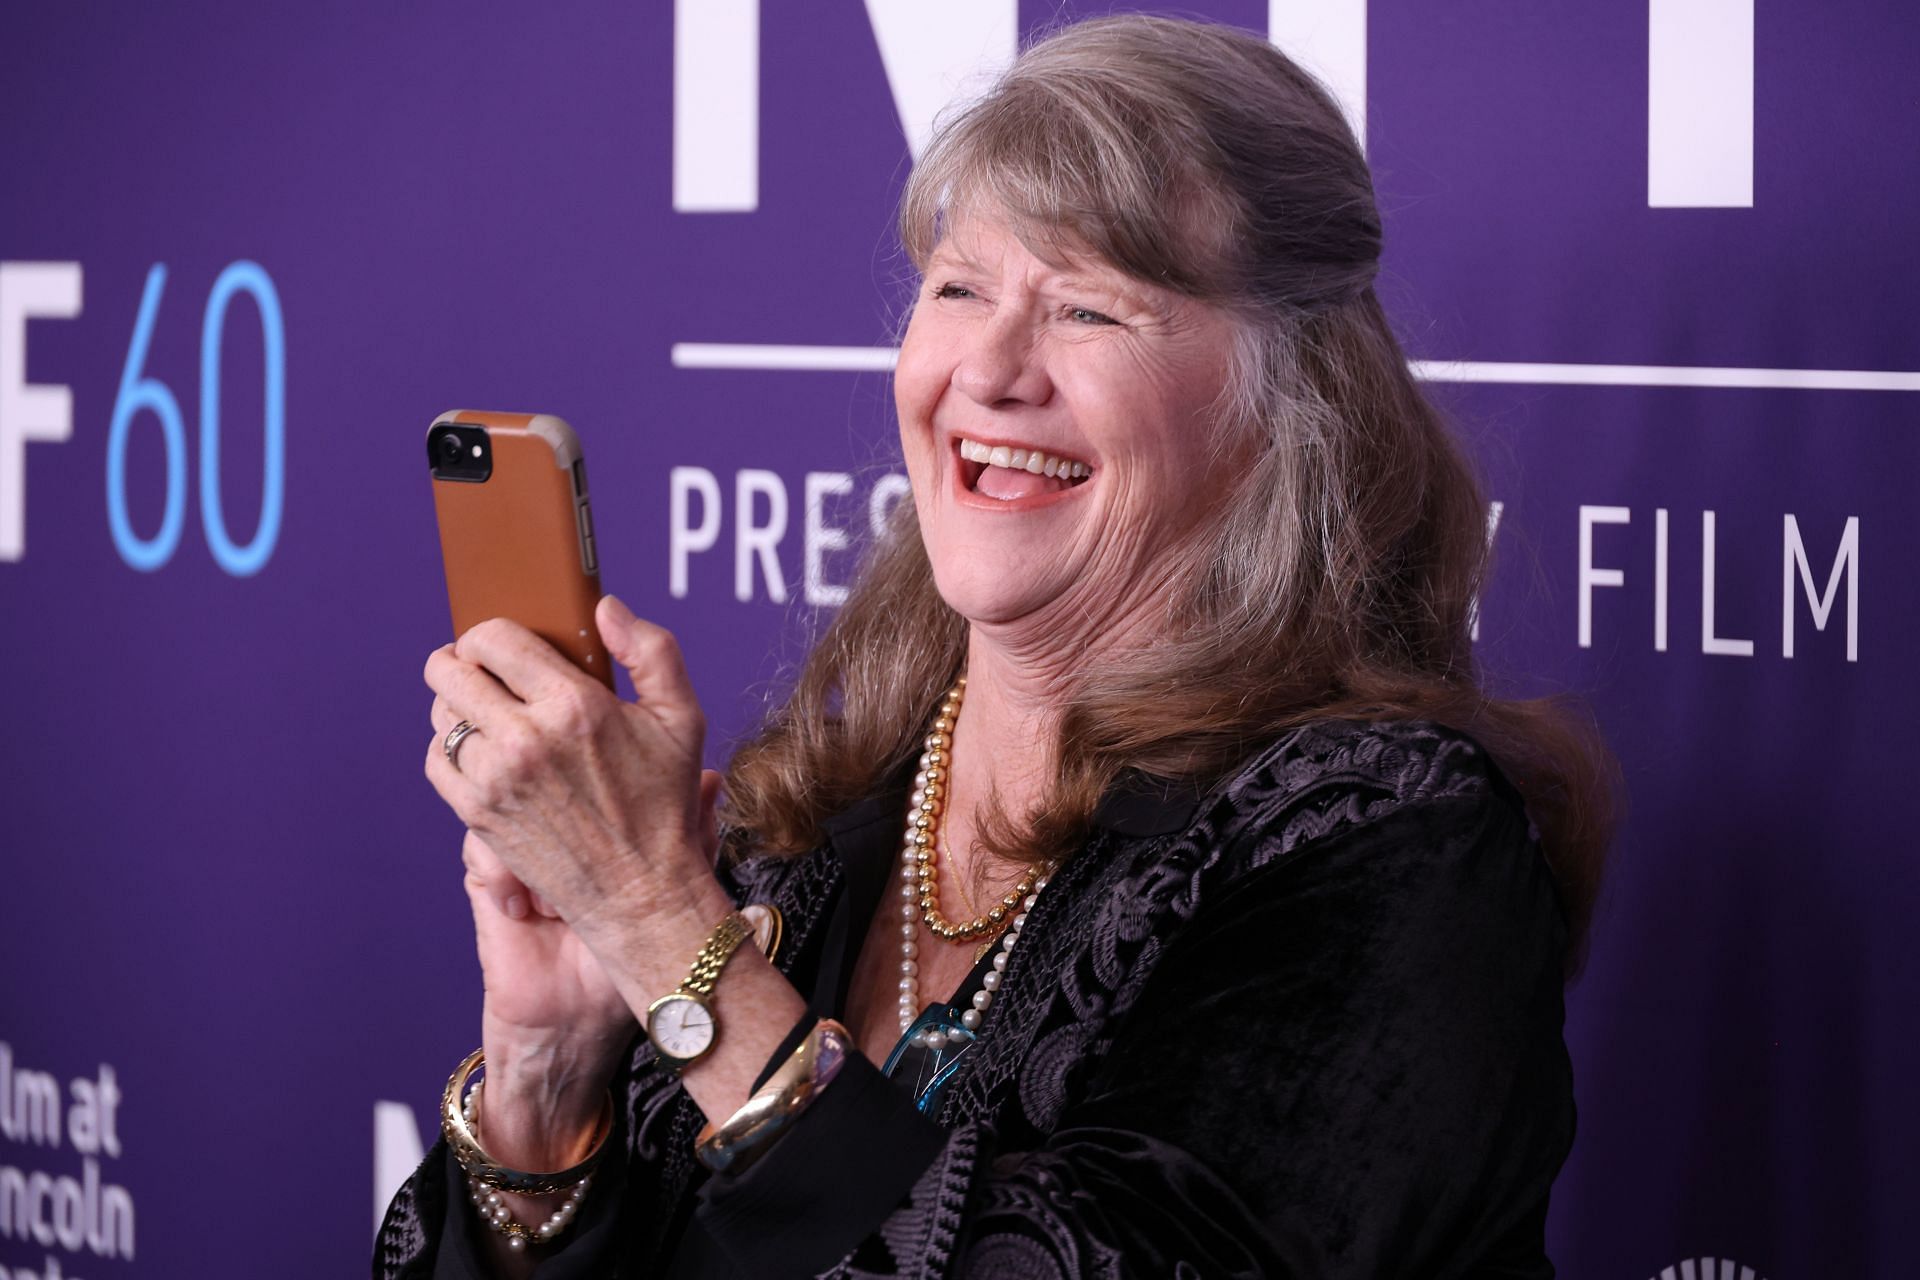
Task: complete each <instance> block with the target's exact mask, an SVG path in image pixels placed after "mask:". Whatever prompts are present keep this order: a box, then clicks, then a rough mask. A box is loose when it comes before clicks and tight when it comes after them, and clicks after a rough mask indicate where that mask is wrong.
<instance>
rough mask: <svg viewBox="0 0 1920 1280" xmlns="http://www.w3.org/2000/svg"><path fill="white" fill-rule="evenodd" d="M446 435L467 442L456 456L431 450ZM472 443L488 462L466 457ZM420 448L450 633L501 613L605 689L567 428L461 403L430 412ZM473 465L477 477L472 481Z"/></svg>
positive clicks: (589, 529)
mask: <svg viewBox="0 0 1920 1280" xmlns="http://www.w3.org/2000/svg"><path fill="white" fill-rule="evenodd" d="M462 429H464V430H462ZM475 429H478V430H475ZM450 434H459V435H462V436H463V437H464V438H465V439H466V440H467V441H468V442H469V447H468V449H467V450H464V451H461V453H460V455H459V456H457V457H455V456H452V455H451V454H450V453H448V452H441V451H439V450H440V449H441V447H442V446H446V448H447V449H449V450H450V449H451V446H448V445H446V438H447V436H448V435H450ZM474 443H478V444H479V445H480V446H481V447H482V448H483V450H485V451H486V453H487V454H488V455H490V456H489V457H486V458H485V459H484V460H483V461H487V462H490V463H491V467H490V468H485V467H484V466H483V463H476V462H475V461H474V460H473V459H472V458H471V457H469V456H467V455H468V454H470V452H471V447H472V444H474ZM427 451H428V458H429V461H430V463H431V465H432V466H433V507H434V511H435V512H436V514H437V515H438V516H439V520H440V555H441V558H442V560H443V561H444V562H445V565H446V571H447V603H448V605H449V606H450V607H451V608H452V611H453V633H454V635H455V636H456V637H458V636H460V635H463V634H465V632H466V631H467V629H468V628H469V627H471V626H473V625H474V624H475V623H477V622H482V621H485V620H486V619H488V618H511V619H513V620H514V621H515V622H518V623H520V624H521V625H522V626H524V627H526V628H527V629H528V630H530V631H532V632H533V633H534V634H536V635H538V636H540V637H541V638H542V639H544V640H546V641H547V642H548V643H549V644H551V645H553V647H554V648H556V649H558V650H559V651H560V652H561V653H563V654H565V655H566V656H567V657H568V658H569V659H571V660H572V661H573V663H574V665H575V666H578V667H579V668H580V669H581V670H582V671H585V672H586V673H587V674H588V675H591V676H593V677H595V678H596V679H598V680H600V681H601V682H602V683H603V684H605V685H606V686H607V687H608V688H609V689H611V688H612V687H613V668H612V664H611V663H610V661H609V660H608V657H607V652H606V649H605V648H604V647H603V646H602V645H601V643H600V632H599V630H598V628H596V627H595V626H594V622H593V610H594V606H595V605H597V604H598V603H599V601H600V565H599V553H598V550H597V548H596V547H595V546H594V541H593V513H592V511H591V509H590V508H589V507H588V504H587V471H586V463H585V460H584V458H583V457H582V455H581V452H580V440H579V438H578V437H577V436H575V435H574V433H573V428H572V427H569V426H568V425H567V424H566V423H565V422H563V421H561V420H560V419H559V418H556V417H553V416H552V415H550V414H544V413H540V414H531V413H478V412H474V411H472V410H468V409H461V410H457V411H455V412H453V413H443V414H441V415H440V416H439V417H438V418H435V419H434V422H433V426H432V427H431V428H430V429H429V431H428V434H427ZM482 469H485V470H487V472H488V473H487V474H486V475H485V476H484V478H474V473H475V472H476V471H478V470H482Z"/></svg>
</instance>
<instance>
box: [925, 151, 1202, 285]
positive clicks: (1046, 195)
mask: <svg viewBox="0 0 1920 1280" xmlns="http://www.w3.org/2000/svg"><path fill="white" fill-rule="evenodd" d="M955 176H956V178H958V179H959V180H958V181H954V182H949V183H946V184H943V186H942V188H941V189H940V192H939V196H938V198H937V199H933V200H926V199H923V200H921V201H917V202H915V205H916V207H913V208H911V211H910V212H911V217H910V220H909V221H908V222H907V223H906V224H905V225H903V227H902V232H903V235H902V240H903V243H904V246H905V248H906V249H907V252H908V255H909V257H910V258H911V259H912V261H913V263H914V266H915V267H916V268H918V269H919V270H920V271H921V272H922V273H923V274H924V273H925V272H926V270H927V267H928V265H929V263H930V262H931V261H932V259H933V257H934V255H935V253H936V252H937V251H939V250H940V249H941V248H942V247H943V246H944V247H947V248H948V249H949V250H950V251H959V252H967V251H968V237H969V234H970V232H971V234H974V235H976V236H977V235H978V234H979V230H980V229H981V228H991V229H993V230H995V231H999V232H1004V233H1005V234H1006V235H1009V236H1011V237H1012V238H1013V239H1015V240H1017V241H1018V242H1019V243H1020V244H1021V245H1022V246H1023V247H1024V248H1025V249H1026V250H1027V251H1028V252H1029V253H1031V254H1032V255H1033V256H1034V257H1036V258H1038V259H1040V260H1041V261H1042V262H1044V263H1046V264H1047V265H1048V266H1049V267H1051V268H1053V269H1054V270H1056V271H1058V272H1060V273H1062V274H1074V275H1097V276H1102V277H1108V278H1114V279H1120V280H1125V281H1128V282H1131V283H1133V284H1135V285H1141V286H1146V287H1147V288H1148V289H1151V290H1161V291H1165V292H1167V293H1170V294H1175V295H1179V296H1183V297H1187V298H1193V299H1198V300H1202V301H1215V302H1218V301H1224V300H1226V299H1227V298H1228V297H1230V296H1231V295H1232V292H1233V291H1232V289H1231V288H1230V286H1228V281H1227V277H1228V276H1229V275H1230V267H1229V262H1228V259H1229V257H1230V254H1229V253H1228V251H1227V249H1226V246H1225V245H1224V244H1223V242H1222V238H1221V237H1222V235H1223V234H1225V233H1226V232H1227V229H1228V224H1229V223H1230V222H1231V219H1230V218H1228V217H1226V216H1224V214H1223V210H1221V209H1220V208H1218V207H1217V202H1216V201H1215V200H1213V199H1208V198H1206V197H1204V196H1200V195H1196V194H1193V193H1189V194H1185V195H1182V194H1180V193H1179V192H1177V191H1161V192H1159V193H1157V194H1156V196H1155V197H1154V198H1153V199H1152V200H1151V201H1147V200H1135V201H1133V202H1131V203H1127V204H1116V203H1114V202H1113V201H1111V200H1109V199H1103V198H1100V197H1102V196H1111V195H1112V194H1113V193H1110V192H1094V191H1085V190H1083V191H1080V192H1078V193H1077V194H1078V196H1079V197H1080V198H1072V196H1071V195H1069V193H1066V192H1063V191H1061V190H1060V189H1058V188H1057V187H1048V186H1046V185H1044V184H1036V183H1034V182H1032V181H1029V180H1026V179H1027V178H1028V177H1029V175H1024V174H1021V173H1019V172H1017V171H1016V172H1007V171H1005V170H1001V171H997V172H996V171H993V170H987V171H981V170H977V169H976V170H974V171H973V172H970V173H965V174H961V175H955Z"/></svg>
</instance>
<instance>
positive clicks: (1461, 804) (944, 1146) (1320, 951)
mask: <svg viewBox="0 0 1920 1280" xmlns="http://www.w3.org/2000/svg"><path fill="white" fill-rule="evenodd" d="M1260 838H1261V836H1260V833H1258V832H1255V833H1254V834H1253V836H1252V839H1253V840H1254V841H1255V842H1256V843H1257V842H1258V840H1259V839H1260ZM1277 852H1278V851H1277V850H1276V853H1277ZM1252 853H1253V855H1254V856H1251V857H1248V858H1246V859H1245V860H1244V861H1245V863H1246V865H1248V866H1252V867H1257V868H1258V869H1257V870H1251V871H1248V872H1246V873H1245V874H1244V875H1241V876H1240V877H1239V878H1237V879H1234V880H1232V881H1231V882H1230V883H1227V884H1223V885H1221V886H1219V887H1218V888H1217V889H1216V890H1215V891H1214V892H1212V893H1211V894H1209V896H1208V897H1207V898H1206V899H1205V900H1204V901H1203V902H1202V903H1201V905H1200V906H1199V907H1198V909H1197V910H1196V911H1195V913H1194V914H1193V915H1192V917H1191V918H1190V919H1189V920H1188V921H1187V922H1186V925H1185V926H1184V927H1183V928H1182V929H1181V930H1180V932H1179V933H1178V935H1177V936H1176V937H1174V938H1173V939H1172V940H1171V941H1170V942H1168V943H1167V944H1166V945H1165V950H1164V953H1163V954H1161V955H1160V956H1159V957H1158V959H1157V962H1156V963H1155V965H1154V966H1153V969H1152V971H1151V975H1150V977H1149V978H1148V979H1147V981H1146V983H1145V985H1144V987H1143V988H1142V989H1141V990H1140V991H1139V993H1138V996H1137V999H1136V1000H1135V1002H1134V1004H1133V1007H1132V1008H1131V1010H1130V1011H1129V1013H1128V1014H1127V1015H1126V1016H1125V1018H1124V1020H1123V1021H1122V1023H1121V1024H1120V1026H1119V1027H1118V1028H1117V1030H1116V1032H1115V1034H1114V1038H1113V1040H1112V1043H1111V1045H1110V1047H1109V1049H1108V1050H1107V1052H1106V1053H1105V1055H1104V1057H1103V1058H1101V1059H1100V1060H1099V1061H1098V1063H1097V1064H1096V1065H1095V1066H1094V1068H1093V1070H1092V1073H1091V1074H1090V1075H1089V1076H1088V1077H1087V1084H1086V1087H1085V1088H1084V1090H1081V1091H1079V1092H1078V1093H1077V1095H1076V1096H1075V1097H1073V1098H1072V1099H1070V1100H1068V1101H1067V1102H1066V1103H1065V1105H1064V1106H1063V1107H1062V1109H1061V1110H1060V1112H1059V1119H1058V1123H1057V1124H1055V1125H1054V1126H1053V1127H1052V1129H1051V1131H1050V1132H1049V1133H1048V1135H1047V1136H1046V1137H1045V1138H1043V1139H1039V1140H1038V1141H1037V1143H1015V1142H1009V1141H1005V1140H1003V1139H1002V1138H1001V1137H999V1136H998V1135H996V1134H995V1132H994V1131H993V1130H992V1129H990V1128H989V1127H987V1126H985V1125H981V1124H969V1125H963V1126H961V1127H960V1128H958V1129H956V1130H953V1131H952V1132H951V1133H949V1134H947V1135H946V1136H945V1138H944V1140H943V1141H942V1143H941V1145H940V1146H939V1147H938V1148H937V1150H934V1151H933V1152H932V1155H931V1159H930V1161H928V1162H927V1163H925V1164H924V1165H919V1166H918V1172H917V1173H916V1172H914V1171H913V1169H911V1168H909V1167H907V1164H906V1162H902V1163H901V1164H900V1166H899V1167H897V1168H896V1169H895V1170H894V1173H893V1177H894V1178H895V1183H894V1191H893V1194H894V1196H895V1197H896V1198H894V1199H893V1200H892V1208H891V1209H890V1210H888V1211H886V1212H884V1213H877V1212H876V1213H875V1214H874V1215H873V1216H874V1218H875V1221H876V1225H874V1226H873V1227H872V1228H871V1229H868V1228H865V1227H861V1228H860V1232H861V1233H860V1234H857V1235H853V1236H851V1238H848V1237H843V1238H842V1239H841V1241H840V1242H839V1243H840V1246H841V1248H842V1250H843V1252H842V1254H841V1256H840V1260H839V1261H838V1263H837V1264H835V1265H831V1266H828V1264H826V1263H824V1262H822V1261H820V1260H819V1259H817V1258H811V1259H803V1258H801V1257H798V1256H795V1255H792V1254H789V1255H788V1257H787V1262H788V1264H789V1266H790V1267H792V1268H798V1267H799V1266H800V1264H802V1263H803V1262H804V1263H806V1264H807V1265H808V1266H810V1267H812V1268H815V1269H817V1268H820V1267H823V1266H827V1267H828V1269H827V1270H826V1274H829V1275H833V1276H838V1277H848V1278H853V1277H864V1276H889V1277H894V1276H919V1277H935V1276H957V1277H967V1278H968V1280H973V1278H975V1277H980V1278H985V1277H1020V1278H1028V1277H1031V1278H1034V1280H1051V1278H1053V1277H1059V1278H1060V1280H1066V1278H1067V1277H1079V1276H1102V1277H1108V1276H1111V1277H1118V1276H1156V1277H1159V1276H1206V1277H1210V1278H1211V1277H1221V1276H1244V1277H1256V1276H1259V1277H1276V1278H1277V1277H1312V1278H1314V1280H1339V1278H1342V1277H1355V1278H1356V1280H1357V1278H1358V1277H1380V1276H1397V1275H1408V1276H1416V1275H1417V1276H1423V1277H1427V1276H1433V1277H1448V1276H1467V1275H1471V1276H1476V1277H1479V1276H1514V1277H1519V1276H1535V1275H1538V1276H1551V1275H1552V1268H1551V1265H1550V1264H1549V1263H1547V1261H1546V1259H1545V1256H1544V1253H1543V1251H1542V1248H1541V1232H1542V1229H1543V1223H1544V1215H1545V1209H1546V1202H1547V1193H1548V1189H1549V1187H1550V1185H1551V1182H1552V1179H1553V1176H1554V1174H1555V1172H1556V1171H1557V1170H1558V1168H1559V1166H1560V1163H1561V1161H1562V1160H1563V1159H1564V1158H1565V1155H1566V1151H1567V1148H1568V1146H1569V1145H1570V1143H1571V1137H1572V1102H1571V1083H1570V1080H1571V1076H1570V1070H1569V1067H1568V1064H1567V1059H1566V1051H1565V1047H1564V1044H1563V1042H1562V1040H1561V1026H1562V1004H1561V963H1562V957H1563V954H1564V948H1565V931H1564V925H1563V923H1562V920H1561V917H1560V913H1559V910H1558V907H1557V904H1556V901H1555V897H1554V893H1553V889H1552V885H1551V880H1550V877H1549V874H1548V872H1547V869H1546V867H1545V865H1544V863H1543V861H1542V859H1541V856H1540V854H1539V851H1538V849H1537V847H1536V846H1535V845H1534V844H1533V843H1532V842H1531V840H1530V839H1529V838H1528V834H1527V830H1526V823H1525V818H1524V815H1522V814H1521V813H1520V812H1519V810H1518V809H1517V808H1516V807H1515V806H1513V805H1512V804H1511V803H1509V802H1506V801H1504V800H1501V799H1499V798H1497V797H1494V796H1490V795H1488V794H1486V793H1484V792H1482V793H1478V794H1471V795H1464V796H1451V797H1445V798H1439V799H1428V800H1421V801H1417V802H1412V803H1409V804H1408V805H1406V806H1404V807H1402V808H1399V809H1397V810H1394V811H1392V812H1390V813H1388V814H1387V815H1385V816H1383V817H1380V818H1378V819H1375V820H1372V821H1368V822H1365V823H1363V824H1361V825H1359V826H1356V827H1348V828H1344V829H1342V830H1340V831H1338V832H1335V833H1332V834H1329V835H1327V836H1325V837H1322V838H1319V839H1315V840H1310V841H1308V842H1306V843H1304V844H1301V845H1299V846H1297V847H1295V848H1292V849H1291V850H1289V851H1285V853H1284V856H1274V857H1272V858H1271V859H1267V858H1263V857H1261V856H1259V854H1260V851H1259V850H1258V849H1257V848H1256V849H1254V850H1253V851H1252ZM1021 1083H1022V1087H1023V1089H1024V1088H1025V1087H1026V1085H1027V1083H1028V1082H1027V1081H1026V1080H1025V1079H1024V1078H1023V1080H1022V1082H1021ZM837 1087H838V1085H837V1084H836V1088H837ZM831 1092H832V1091H831V1090H830V1091H829V1093H831ZM882 1101H883V1100H882V1099H881V1098H880V1097H878V1096H876V1098H875V1100H874V1106H875V1108H878V1107H879V1106H880V1105H881V1104H882ZM823 1102H824V1098H823ZM891 1105H893V1106H895V1107H907V1106H908V1105H909V1104H907V1103H906V1102H905V1099H904V1097H900V1096H898V1095H896V1100H893V1101H891ZM830 1119H833V1117H829V1116H826V1115H821V1116H818V1117H816V1116H815V1115H814V1114H813V1113H812V1112H809V1113H808V1115H807V1116H805V1117H802V1119H801V1121H800V1122H799V1123H798V1124H796V1126H795V1129H794V1131H793V1132H791V1133H790V1134H789V1135H787V1137H786V1138H785V1139H783V1141H782V1142H781V1143H780V1144H778V1145H777V1146H776V1147H775V1148H774V1149H773V1150H772V1151H770V1152H769V1153H768V1155H767V1157H766V1159H765V1160H763V1161H762V1162H761V1164H760V1165H758V1166H756V1167H755V1168H754V1169H751V1170H749V1171H748V1174H747V1175H745V1176H744V1177H743V1178H742V1179H741V1180H740V1181H741V1182H742V1183H745V1182H747V1181H748V1180H749V1179H756V1178H758V1180H759V1187H758V1189H757V1190H754V1189H746V1192H745V1194H747V1195H748V1196H750V1197H751V1198H752V1202H757V1207H758V1208H760V1209H766V1208H773V1207H784V1208H787V1209H793V1208H798V1207H801V1206H799V1205H797V1204H795V1203H786V1204H785V1205H784V1206H783V1205H782V1201H781V1200H780V1196H779V1194H778V1189H779V1188H780V1187H783V1186H800V1185H804V1180H805V1177H806V1173H807V1170H808V1169H809V1168H813V1167H818V1164H817V1162H819V1161H821V1160H823V1159H824V1158H825V1154H824V1153H826V1152H827V1151H828V1150H829V1148H830V1146H831V1144H833V1143H834V1142H835V1141H836V1140H837V1139H836V1137H835V1134H836V1132H837V1133H839V1134H845V1133H850V1132H859V1130H858V1129H849V1128H843V1127H841V1126H839V1125H833V1126H829V1125H827V1124H825V1123H819V1124H816V1123H815V1121H816V1120H818V1121H822V1122H825V1121H828V1120H830ZM840 1119H841V1120H842V1121H843V1122H844V1120H845V1119H846V1118H845V1117H841V1118H840ZM871 1119H872V1118H871V1117H869V1119H868V1122H871ZM796 1139H798V1141H796ZM708 1190H709V1195H710V1203H709V1206H708V1211H709V1212H711V1211H712V1208H713V1206H714V1205H716V1204H717V1205H719V1206H720V1207H721V1209H722V1216H721V1217H720V1218H717V1219H715V1220H714V1222H713V1224H712V1225H713V1227H714V1229H715V1232H716V1235H717V1236H718V1237H719V1238H720V1239H721V1240H722V1242H723V1243H725V1242H726V1241H727V1240H729V1239H734V1240H738V1239H741V1238H742V1237H741V1234H740V1232H741V1231H743V1230H744V1229H745V1227H746V1226H747V1224H748V1222H749V1221H750V1220H751V1218H752V1217H753V1216H756V1215H754V1214H751V1213H742V1214H738V1215H735V1214H733V1213H732V1209H734V1208H738V1207H739V1206H738V1205H737V1204H735V1205H732V1206H730V1205H729V1199H728V1198H729V1197H731V1196H734V1195H737V1194H740V1193H741V1191H742V1189H741V1188H726V1189H724V1190H722V1191H721V1192H720V1193H719V1194H718V1195H715V1194H714V1192H715V1190H716V1189H715V1188H714V1187H710V1188H709V1189H708ZM870 1198H871V1196H870ZM734 1216H737V1217H738V1221H737V1222H736V1223H734V1224H733V1225H732V1226H731V1227H730V1226H729V1224H728V1222H727V1221H726V1218H727V1217H734ZM782 1216H784V1215H782ZM839 1220H840V1222H841V1223H842V1226H843V1229H844V1230H852V1229H853V1228H854V1227H855V1226H856V1225H857V1224H856V1223H855V1222H854V1221H853V1220H852V1219H850V1218H847V1217H844V1216H842V1217H840V1218H839ZM767 1221H770V1219H765V1218H762V1219H761V1222H762V1224H763V1226H764V1224H765V1223H766V1222H767ZM740 1261H742V1262H745V1261H746V1259H745V1258H741V1259H740ZM791 1273H792V1271H790V1270H771V1271H765V1272H759V1271H755V1272H752V1274H768V1275H773V1274H791Z"/></svg>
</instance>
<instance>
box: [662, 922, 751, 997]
mask: <svg viewBox="0 0 1920 1280" xmlns="http://www.w3.org/2000/svg"><path fill="white" fill-rule="evenodd" d="M752 936H753V925H752V924H751V923H749V922H748V920H747V918H746V917H745V916H743V915H741V914H740V913H739V912H738V911H730V912H728V913H727V917H726V919H724V920H722V921H721V922H720V923H719V924H717V925H715V926H714V927H713V932H712V933H710V934H708V935H707V940H706V941H705V942H704V943H702V944H701V946H700V950H699V951H698V952H697V953H696V954H695V955H694V957H693V968H692V970H691V971H690V972H688V974H687V979H686V981H685V982H682V983H681V984H680V990H682V991H684V992H686V993H687V994H688V995H693V996H705V995H711V994H713V984H714V983H715V982H718V981H719V980H720V971H721V970H722V969H724V968H726V967H727V961H728V960H731V959H732V958H733V953H734V951H735V950H737V949H738V948H739V946H740V944H741V943H742V942H745V941H746V940H747V939H748V938H751V937H752Z"/></svg>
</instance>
